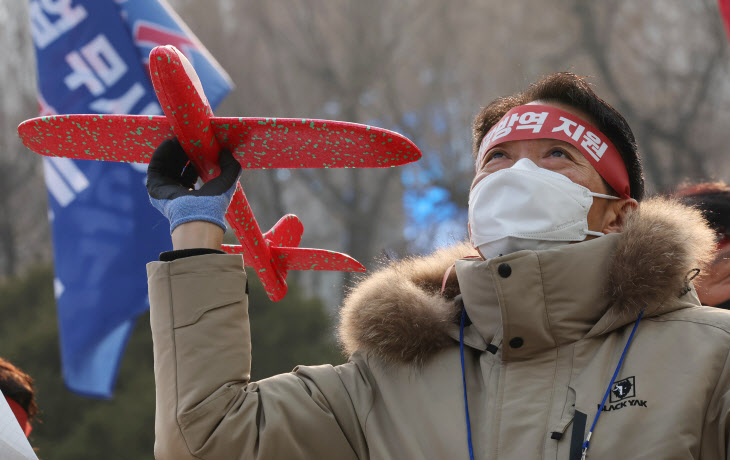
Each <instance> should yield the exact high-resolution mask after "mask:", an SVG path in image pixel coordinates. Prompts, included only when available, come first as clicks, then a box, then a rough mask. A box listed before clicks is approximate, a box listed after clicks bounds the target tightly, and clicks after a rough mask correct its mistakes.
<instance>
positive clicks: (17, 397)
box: [0, 358, 38, 420]
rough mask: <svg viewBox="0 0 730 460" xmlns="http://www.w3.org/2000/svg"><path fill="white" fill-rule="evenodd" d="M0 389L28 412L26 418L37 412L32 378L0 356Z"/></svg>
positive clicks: (33, 415) (30, 417)
mask: <svg viewBox="0 0 730 460" xmlns="http://www.w3.org/2000/svg"><path fill="white" fill-rule="evenodd" d="M0 391H2V392H3V396H5V397H7V398H10V399H12V400H13V401H15V402H16V403H18V404H19V405H20V407H22V408H23V409H24V410H25V411H26V412H27V413H28V420H30V419H32V418H33V417H35V416H36V414H37V413H38V406H37V405H36V402H35V391H34V390H33V379H32V378H31V377H30V376H29V375H28V374H26V373H25V372H23V371H21V370H20V369H18V368H17V367H16V366H14V365H13V364H11V363H10V362H8V361H7V360H5V359H3V358H0Z"/></svg>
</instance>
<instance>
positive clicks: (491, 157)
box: [487, 152, 507, 162]
mask: <svg viewBox="0 0 730 460" xmlns="http://www.w3.org/2000/svg"><path fill="white" fill-rule="evenodd" d="M496 158H507V156H506V155H505V154H504V153H503V152H494V153H493V154H491V155H489V158H488V159H487V162H489V161H492V160H494V159H496Z"/></svg>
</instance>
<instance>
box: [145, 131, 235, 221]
mask: <svg viewBox="0 0 730 460" xmlns="http://www.w3.org/2000/svg"><path fill="white" fill-rule="evenodd" d="M218 162H219V164H220V169H221V173H220V174H219V175H218V177H216V178H214V179H211V180H209V181H208V182H206V183H205V184H203V186H202V187H200V189H198V190H195V182H196V181H197V180H198V172H197V171H196V170H195V167H194V166H193V164H192V163H190V162H189V161H188V157H187V155H186V154H185V151H184V150H183V148H182V146H181V145H180V142H178V140H177V139H167V140H165V141H164V142H162V144H160V146H159V147H157V149H156V150H155V153H154V154H153V155H152V160H151V161H150V165H149V168H147V192H148V193H149V195H150V202H152V205H153V206H154V207H155V208H157V210H158V211H160V212H161V213H162V214H163V215H164V216H165V217H166V218H167V220H169V221H170V233H172V231H173V230H175V227H177V226H178V225H180V224H184V223H186V222H192V221H196V220H202V221H206V222H211V223H214V224H216V225H218V226H219V227H221V228H222V229H223V231H225V230H226V223H225V220H224V219H225V215H226V210H227V209H228V205H230V204H231V198H232V197H233V192H235V191H236V184H237V183H238V178H239V177H240V176H241V165H240V164H239V163H238V162H237V161H236V160H235V159H234V158H233V155H232V154H231V152H230V150H227V149H223V150H221V151H220V152H219V153H218Z"/></svg>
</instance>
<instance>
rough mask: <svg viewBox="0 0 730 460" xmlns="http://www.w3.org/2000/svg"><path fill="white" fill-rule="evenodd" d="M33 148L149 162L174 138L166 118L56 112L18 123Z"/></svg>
mask: <svg viewBox="0 0 730 460" xmlns="http://www.w3.org/2000/svg"><path fill="white" fill-rule="evenodd" d="M18 134H19V135H20V139H21V140H22V141H23V144H25V146H26V147H28V148H29V149H30V150H32V151H34V152H36V153H40V154H41V155H46V156H50V157H54V156H55V157H64V158H74V159H79V160H103V161H119V162H126V163H149V162H150V158H151V157H152V152H154V151H155V148H157V146H158V145H160V143H161V142H162V141H163V140H165V139H169V138H171V137H173V134H172V129H171V128H170V123H169V122H168V121H167V118H165V117H155V116H148V115H53V116H48V117H38V118H32V119H30V120H27V121H24V122H23V123H21V124H20V126H18Z"/></svg>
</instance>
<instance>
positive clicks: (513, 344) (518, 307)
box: [449, 234, 619, 359]
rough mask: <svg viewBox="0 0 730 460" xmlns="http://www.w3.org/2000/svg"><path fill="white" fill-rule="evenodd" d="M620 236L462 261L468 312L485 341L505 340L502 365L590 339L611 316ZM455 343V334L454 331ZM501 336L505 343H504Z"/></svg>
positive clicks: (461, 276)
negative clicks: (612, 272) (611, 278)
mask: <svg viewBox="0 0 730 460" xmlns="http://www.w3.org/2000/svg"><path fill="white" fill-rule="evenodd" d="M618 240H619V235H617V234H615V235H607V236H604V237H601V238H597V239H595V240H592V241H586V242H583V243H581V244H570V245H565V246H561V247H559V248H556V249H551V250H546V251H539V252H535V251H520V252H516V253H513V254H509V255H507V256H503V257H497V258H494V259H490V260H478V261H477V260H460V261H458V262H457V263H456V272H457V277H458V280H459V286H460V287H461V295H462V300H463V303H464V308H466V312H467V314H468V315H469V319H470V320H471V323H472V326H473V327H475V328H476V329H477V330H478V331H479V333H480V335H481V336H482V337H483V339H484V341H485V342H487V343H494V345H497V346H499V345H498V344H497V343H495V341H494V338H495V336H497V338H498V340H499V339H500V338H503V341H504V344H505V346H504V351H503V353H502V358H503V359H508V358H510V357H515V358H518V357H519V358H522V359H524V358H527V357H530V356H532V355H534V354H535V353H539V352H541V351H544V350H546V349H550V348H554V347H556V346H559V345H563V344H566V343H570V342H574V341H576V340H579V339H581V338H583V337H585V336H586V334H588V332H589V331H590V330H591V329H592V328H593V327H594V325H595V324H596V323H597V322H598V321H599V320H600V319H601V317H602V316H604V314H605V313H606V311H607V310H608V306H609V305H608V304H609V301H608V299H607V298H606V296H605V295H604V285H605V280H606V272H607V270H608V265H609V261H610V256H611V253H612V252H613V250H614V249H615V247H616V244H617V243H618ZM449 335H450V336H452V338H455V339H457V340H458V336H457V337H454V332H453V331H450V334H449ZM500 336H501V337H500Z"/></svg>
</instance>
